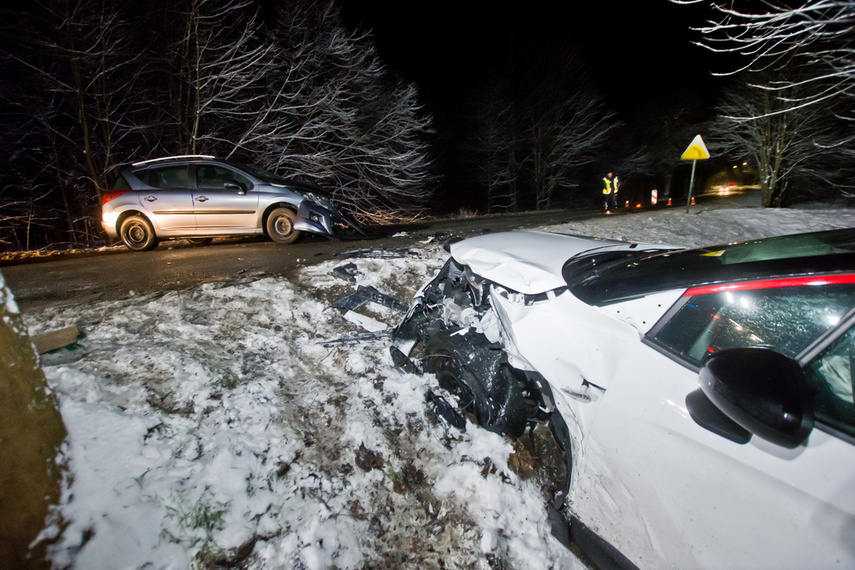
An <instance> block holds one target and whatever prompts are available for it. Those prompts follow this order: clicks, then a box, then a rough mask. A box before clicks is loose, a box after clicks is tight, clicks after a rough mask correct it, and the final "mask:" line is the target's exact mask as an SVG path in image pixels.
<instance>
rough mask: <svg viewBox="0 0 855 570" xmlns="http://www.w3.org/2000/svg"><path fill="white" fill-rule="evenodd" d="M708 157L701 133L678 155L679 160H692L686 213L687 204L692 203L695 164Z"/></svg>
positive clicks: (708, 153) (687, 206)
mask: <svg viewBox="0 0 855 570" xmlns="http://www.w3.org/2000/svg"><path fill="white" fill-rule="evenodd" d="M709 157H710V151H708V150H707V145H705V144H704V139H702V138H701V135H697V136H696V137H695V138H694V139H692V142H691V143H690V144H689V148H687V149H686V152H684V153H683V156H681V157H680V159H681V160H691V161H692V176H691V177H690V178H689V195H688V196H687V197H686V213H687V214H688V213H689V206H690V205H691V204H692V188H693V187H694V185H695V166H696V165H697V163H698V161H699V160H706V159H708V158H709Z"/></svg>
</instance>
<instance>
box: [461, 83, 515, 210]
mask: <svg viewBox="0 0 855 570" xmlns="http://www.w3.org/2000/svg"><path fill="white" fill-rule="evenodd" d="M516 111H517V110H516V108H515V107H514V105H513V103H512V99H511V97H510V96H509V94H508V93H507V85H505V84H499V85H496V86H494V87H490V88H486V89H484V90H483V91H482V96H481V97H480V98H477V99H476V101H475V104H474V105H473V106H472V110H471V112H470V113H469V116H470V117H472V120H473V125H472V128H471V129H470V138H469V140H468V141H466V142H467V144H466V148H465V149H464V152H465V153H466V154H468V155H469V156H470V157H471V164H472V166H473V170H474V172H476V173H477V178H478V180H479V183H480V184H481V186H483V187H484V188H485V189H486V207H487V211H488V212H502V211H510V212H516V211H518V210H519V207H520V204H519V188H518V186H517V184H518V178H519V173H520V164H519V156H521V154H522V150H521V145H522V136H521V134H520V128H519V120H518V119H517V116H516Z"/></svg>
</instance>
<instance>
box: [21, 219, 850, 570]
mask: <svg viewBox="0 0 855 570" xmlns="http://www.w3.org/2000/svg"><path fill="white" fill-rule="evenodd" d="M853 225H855V214H853V212H851V211H816V210H812V211H798V210H761V209H755V208H745V209H729V210H728V209H714V208H697V209H693V211H692V213H691V214H688V215H687V214H685V212H684V210H683V209H672V210H662V211H657V212H649V213H637V214H636V213H633V214H630V215H617V216H609V217H606V216H602V217H599V218H597V219H594V220H588V221H584V222H573V223H571V224H562V225H560V226H553V227H552V228H546V229H551V230H553V231H561V232H564V233H580V234H587V235H597V236H600V237H607V238H618V239H632V240H638V241H655V242H662V243H674V244H684V245H688V246H695V245H701V244H708V243H710V242H729V241H734V240H737V239H746V238H754V237H762V236H766V235H773V234H782V233H792V232H799V231H812V230H818V229H825V228H828V227H841V226H853ZM444 258H445V253H444V252H443V251H442V250H441V249H440V248H439V247H438V246H435V245H426V246H425V247H423V248H421V249H419V250H418V251H417V252H414V254H413V255H403V256H397V257H395V256H387V255H380V254H378V255H376V256H370V255H369V256H366V257H360V258H356V259H352V260H348V262H349V263H353V264H354V265H355V270H354V271H353V272H352V273H353V276H354V278H355V281H356V283H348V282H346V281H344V280H342V279H339V278H337V277H335V276H334V274H333V269H334V268H335V267H337V266H339V265H341V264H343V263H344V261H343V260H340V261H331V262H326V263H322V264H320V265H316V266H312V267H307V268H305V269H304V270H302V273H301V274H299V275H298V277H297V278H296V279H295V280H294V281H288V280H286V279H284V278H265V279H260V280H256V281H251V280H241V279H235V280H234V281H232V282H230V283H226V284H216V285H211V284H209V285H204V286H201V287H196V288H192V289H188V290H185V291H179V292H171V293H166V294H153V295H147V296H132V297H129V298H127V299H124V300H120V301H115V302H101V303H95V304H90V305H86V306H78V307H65V308H51V309H44V310H42V311H41V312H38V313H35V314H31V315H27V317H26V318H27V320H28V324H29V327H30V332H31V334H37V333H39V332H43V331H46V330H50V329H54V328H59V327H62V326H67V325H70V324H77V325H78V326H79V328H80V329H81V330H82V331H84V332H85V334H86V337H85V339H84V340H82V341H81V342H80V345H79V346H78V347H76V348H74V349H73V350H65V351H61V352H58V353H54V354H51V355H48V356H47V357H45V359H44V362H43V364H44V365H45V366H44V367H45V372H46V374H47V376H48V378H49V381H50V383H51V385H52V387H53V388H54V389H55V391H56V392H57V393H58V395H59V398H60V401H61V411H62V415H63V419H64V421H65V423H66V426H67V428H68V433H69V437H68V440H67V443H66V445H65V448H64V460H65V461H66V465H67V477H66V481H65V490H64V494H63V497H62V501H61V504H60V505H58V506H57V507H56V508H55V510H54V512H53V514H52V516H51V519H50V520H49V521H48V522H49V524H48V525H47V527H46V528H45V531H44V532H43V536H42V539H43V540H46V541H48V542H49V544H50V548H49V552H50V556H51V557H52V560H53V562H54V564H55V566H57V567H72V566H73V567H77V568H106V567H143V566H147V567H152V568H188V567H191V566H205V565H210V564H212V563H220V564H226V565H231V566H236V565H242V567H248V568H361V567H364V566H369V567H408V568H422V567H431V568H432V567H441V566H444V567H473V568H490V567H496V566H500V567H514V568H549V567H561V568H573V567H583V566H582V565H581V563H579V562H578V561H577V560H576V559H575V558H573V556H572V555H571V554H570V553H569V552H567V551H566V550H565V549H564V548H563V547H562V546H560V545H559V544H558V543H557V542H556V541H555V540H554V539H553V538H552V537H551V535H550V532H549V525H548V522H547V520H546V514H545V510H544V508H543V499H542V497H541V496H540V494H539V492H538V489H537V488H536V485H535V484H534V483H533V482H532V481H530V480H522V479H521V478H520V477H519V476H517V475H516V474H515V473H514V472H513V471H512V470H511V469H510V468H509V466H508V462H509V456H510V454H511V453H512V452H513V448H512V446H511V444H510V443H509V442H507V441H505V440H504V439H502V438H501V437H499V436H497V435H495V434H492V433H489V432H486V431H484V430H480V429H477V428H475V427H474V426H470V427H469V429H468V430H467V432H465V433H460V432H457V431H456V430H453V429H452V428H446V427H444V426H443V425H442V424H441V423H439V422H438V421H437V420H436V418H435V417H434V416H433V414H432V412H431V411H430V410H429V409H428V408H427V407H426V406H425V405H424V398H425V392H426V390H427V388H428V383H430V382H431V379H430V378H422V377H417V376H412V375H409V374H404V373H401V372H399V371H397V370H396V369H395V368H394V367H393V365H392V362H391V359H390V358H389V356H388V351H387V346H386V345H387V342H386V340H385V338H384V337H383V336H382V333H381V334H380V335H378V336H377V337H376V338H374V339H369V340H367V341H362V342H339V343H334V344H329V345H325V342H327V341H330V340H336V339H342V338H343V337H347V336H348V335H354V334H356V333H359V334H361V335H362V336H363V337H365V336H366V335H365V332H364V330H363V329H362V328H361V327H360V326H359V323H362V324H364V323H366V322H369V321H367V320H363V319H358V318H356V319H353V320H354V321H356V323H357V324H354V323H352V322H349V321H348V320H346V319H345V318H344V315H343V314H342V311H339V310H336V309H332V308H330V304H331V303H332V302H333V301H335V300H336V299H338V298H340V297H342V296H344V295H347V294H350V293H352V292H353V291H354V290H355V287H356V286H358V285H365V286H374V287H376V288H378V289H379V290H381V291H383V292H385V293H388V294H391V295H394V296H396V297H398V298H399V299H409V297H410V296H411V295H412V294H413V293H414V292H415V290H416V289H417V288H418V287H419V286H420V285H421V284H422V283H423V282H424V281H426V280H427V279H428V278H430V277H431V276H432V275H433V274H434V273H435V272H436V271H437V270H438V269H439V268H440V266H441V265H442V263H443V261H444ZM360 314H362V315H363V316H365V317H366V318H367V319H370V320H371V321H374V322H379V323H386V325H387V326H390V325H393V324H395V323H396V322H397V320H398V319H399V318H400V315H399V314H397V313H395V312H394V311H393V310H392V309H389V308H386V307H380V306H377V305H372V304H369V305H366V306H365V307H362V308H360ZM375 328H379V325H375Z"/></svg>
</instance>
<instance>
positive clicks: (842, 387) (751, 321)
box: [570, 285, 855, 568]
mask: <svg viewBox="0 0 855 570" xmlns="http://www.w3.org/2000/svg"><path fill="white" fill-rule="evenodd" d="M729 295H730V297H731V298H730V300H728V299H727V295H726V294H725V293H723V292H722V293H716V294H714V295H697V296H691V295H690V296H687V297H686V298H684V300H683V302H682V303H680V304H678V305H680V306H679V308H678V309H677V308H675V310H672V311H671V312H670V313H669V314H668V315H666V317H665V318H663V323H662V324H661V325H657V327H654V329H653V330H652V331H651V334H650V337H651V341H649V342H643V341H640V342H638V343H635V344H633V345H632V346H629V347H627V348H626V351H625V353H624V354H623V355H621V358H620V363H619V365H618V367H617V369H616V372H615V376H614V378H613V380H612V382H611V383H610V384H609V387H608V389H607V391H606V393H605V394H604V396H603V397H602V400H601V402H600V403H599V408H598V409H597V411H596V416H595V419H594V421H593V424H592V427H591V430H590V432H589V433H588V434H587V437H585V438H584V439H583V441H582V443H581V445H580V449H579V450H578V451H577V455H578V457H576V458H574V459H575V471H574V480H573V485H572V489H571V497H570V500H571V507H572V509H573V511H574V513H575V514H576V515H577V516H578V518H579V519H580V520H581V521H582V522H583V523H585V524H586V525H588V526H589V528H591V529H592V530H594V531H595V532H597V533H598V534H599V535H600V536H602V537H603V538H604V539H605V540H607V541H608V542H609V543H611V544H612V545H613V546H614V547H616V548H617V549H618V550H619V551H621V552H622V553H623V554H624V555H626V556H627V557H628V558H629V559H630V560H632V561H633V562H634V563H635V564H637V565H638V566H639V567H642V568H665V567H673V568H689V567H691V568H699V567H706V568H822V567H831V566H835V567H852V566H853V565H855V445H853V441H855V403H853V396H852V378H851V375H850V366H849V362H850V356H855V332H853V329H851V328H849V329H846V328H845V327H846V326H849V324H846V325H840V327H841V328H840V329H839V331H840V335H839V337H838V338H837V339H836V340H834V341H833V342H831V343H830V344H829V345H828V346H826V347H824V348H822V347H820V348H822V350H817V351H815V352H816V353H815V354H806V355H803V358H804V361H803V362H802V363H803V364H804V365H805V367H804V369H805V372H806V376H807V377H808V380H809V385H810V386H811V389H812V390H813V392H814V399H815V405H816V408H817V411H816V421H817V424H816V427H815V428H814V429H813V431H812V432H811V433H810V436H809V437H808V439H807V441H806V442H805V443H804V444H803V445H801V446H799V447H796V448H795V449H786V448H784V447H781V446H778V445H775V444H773V443H770V442H767V441H765V440H763V439H760V438H759V437H758V436H754V437H752V438H751V440H750V441H749V442H748V443H747V444H744V445H743V444H739V443H735V442H733V441H730V440H728V439H725V438H724V437H722V436H719V435H716V434H715V433H713V432H711V431H709V430H707V429H706V428H704V427H701V426H700V425H699V424H698V423H696V422H695V421H694V420H693V419H692V418H691V417H690V415H689V411H688V409H687V405H686V396H687V395H688V394H689V393H690V392H693V391H695V390H697V388H698V375H697V367H696V366H693V365H692V362H693V361H696V362H697V363H700V361H701V360H702V359H703V355H704V354H706V353H707V352H716V351H720V350H723V349H726V348H731V347H734V346H750V345H769V344H771V345H773V346H774V347H775V348H776V349H778V350H780V351H781V352H784V353H785V354H786V353H789V354H788V355H789V356H795V355H796V354H798V353H800V352H802V351H803V350H804V349H806V348H807V346H808V345H809V344H810V343H811V341H813V340H814V339H816V338H817V337H819V336H820V335H821V334H822V331H823V329H825V328H827V326H828V324H830V323H831V322H832V321H833V320H834V319H839V318H840V316H841V315H843V314H844V313H845V312H846V308H847V307H849V306H851V305H852V304H853V301H855V291H853V287H852V286H851V285H838V286H835V287H830V288H829V287H816V286H814V287H813V288H810V289H808V288H806V287H798V288H787V289H783V288H781V289H778V290H774V291H772V290H750V291H748V290H746V291H742V292H739V291H737V292H733V291H730V292H729ZM788 308H789V310H788ZM693 318H695V320H698V319H697V318H700V321H699V322H694V323H693V320H692V319H693ZM823 321H825V323H823ZM722 323H724V325H722ZM669 325H670V326H669ZM817 331H819V332H817ZM829 342H830V341H829Z"/></svg>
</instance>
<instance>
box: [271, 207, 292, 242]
mask: <svg viewBox="0 0 855 570" xmlns="http://www.w3.org/2000/svg"><path fill="white" fill-rule="evenodd" d="M296 217H297V214H295V213H294V211H293V210H289V209H288V208H276V209H275V210H273V211H272V212H270V215H269V216H268V217H267V235H268V236H270V239H272V240H273V241H275V242H276V243H280V244H289V243H294V242H295V241H297V238H299V237H300V232H299V231H298V230H295V229H294V220H295V218H296Z"/></svg>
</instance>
